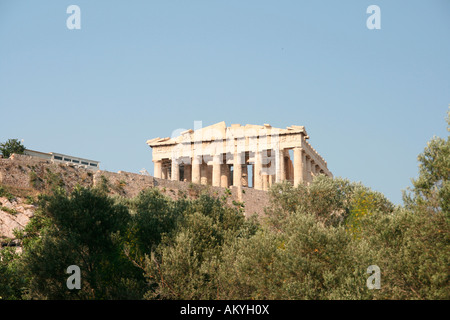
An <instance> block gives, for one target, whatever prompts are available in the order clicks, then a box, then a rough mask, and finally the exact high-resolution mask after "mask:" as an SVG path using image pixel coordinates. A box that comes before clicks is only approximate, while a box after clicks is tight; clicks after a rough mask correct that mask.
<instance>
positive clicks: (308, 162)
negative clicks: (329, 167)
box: [305, 157, 312, 182]
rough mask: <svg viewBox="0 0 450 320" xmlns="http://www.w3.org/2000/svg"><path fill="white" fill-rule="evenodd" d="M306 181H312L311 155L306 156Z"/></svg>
mask: <svg viewBox="0 0 450 320" xmlns="http://www.w3.org/2000/svg"><path fill="white" fill-rule="evenodd" d="M305 170H306V181H307V182H312V176H311V173H312V170H311V158H310V157H306V168H305Z"/></svg>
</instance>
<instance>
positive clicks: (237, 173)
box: [233, 152, 242, 187]
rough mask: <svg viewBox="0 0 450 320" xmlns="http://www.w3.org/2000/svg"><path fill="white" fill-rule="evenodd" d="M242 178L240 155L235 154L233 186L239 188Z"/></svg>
mask: <svg viewBox="0 0 450 320" xmlns="http://www.w3.org/2000/svg"><path fill="white" fill-rule="evenodd" d="M241 178H242V164H241V154H240V153H238V152H236V153H235V154H234V161H233V186H235V187H240V186H241Z"/></svg>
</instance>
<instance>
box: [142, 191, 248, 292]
mask: <svg viewBox="0 0 450 320" xmlns="http://www.w3.org/2000/svg"><path fill="white" fill-rule="evenodd" d="M179 201H183V206H184V207H183V210H182V212H180V213H181V215H182V216H181V218H179V220H178V222H177V225H176V228H175V229H174V230H173V232H171V233H170V234H166V235H165V236H163V237H162V240H161V243H160V244H159V246H158V248H157V250H155V251H154V253H153V254H151V255H149V256H147V258H146V275H147V277H148V278H149V279H150V280H151V281H152V282H153V283H154V284H155V286H154V287H153V288H152V290H150V291H149V292H148V293H147V294H146V298H148V299H155V298H158V299H215V298H217V297H218V296H219V292H220V288H221V284H220V282H219V278H218V270H219V266H220V265H221V264H222V248H223V246H224V244H225V243H228V242H230V241H233V240H234V239H236V238H245V237H250V236H251V235H252V234H254V233H255V232H256V230H257V224H256V222H255V221H254V219H246V218H245V217H244V215H243V213H242V212H241V211H240V210H239V209H238V208H233V207H228V206H226V205H225V203H224V202H223V201H222V200H220V199H218V198H216V197H211V196H208V195H206V194H201V195H200V196H199V198H198V199H195V200H189V201H188V200H178V202H179Z"/></svg>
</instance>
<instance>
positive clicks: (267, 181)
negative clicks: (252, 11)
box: [147, 122, 332, 190]
mask: <svg viewBox="0 0 450 320" xmlns="http://www.w3.org/2000/svg"><path fill="white" fill-rule="evenodd" d="M174 135H175V134H174ZM308 139H309V137H308V135H307V133H306V130H305V127H304V126H294V125H293V126H290V127H287V128H286V129H278V128H273V127H272V126H270V125H269V124H264V125H248V124H247V125H245V126H241V125H240V124H232V125H231V126H230V127H227V126H226V124H225V122H219V123H216V124H214V125H211V126H208V127H204V128H198V129H196V130H192V129H189V130H185V131H180V132H179V135H177V136H175V137H172V138H169V137H167V138H155V139H151V140H148V141H147V144H148V145H149V146H150V147H151V148H152V154H153V163H154V177H155V178H160V179H169V180H175V181H188V182H192V183H198V184H203V185H212V186H216V187H230V186H236V187H253V188H255V189H258V190H268V189H269V188H270V186H271V185H272V184H274V183H279V182H282V181H286V180H287V181H290V182H291V183H292V184H293V185H298V184H300V183H304V184H309V183H310V182H311V181H312V179H313V177H314V176H316V175H319V174H324V175H326V176H330V177H332V174H331V172H330V171H329V170H328V168H327V162H326V161H325V160H324V159H323V158H322V157H321V156H320V155H319V154H318V153H317V151H316V150H315V149H314V148H313V147H312V146H311V145H310V144H309V143H308V141H307V140H308Z"/></svg>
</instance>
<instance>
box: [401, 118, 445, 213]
mask: <svg viewBox="0 0 450 320" xmlns="http://www.w3.org/2000/svg"><path fill="white" fill-rule="evenodd" d="M447 130H448V131H450V111H449V112H448V113H447ZM418 161H419V177H418V178H417V179H415V180H414V179H413V180H412V184H413V188H412V189H409V190H408V191H409V193H407V192H405V193H404V197H403V199H404V202H405V205H406V206H407V207H408V208H410V209H416V210H427V211H433V212H439V211H443V212H444V213H445V214H446V216H447V217H450V216H449V213H450V181H449V179H450V136H447V139H444V138H439V137H434V138H433V139H432V140H431V141H429V142H428V144H427V146H426V147H425V149H424V151H423V153H421V154H420V155H419V156H418Z"/></svg>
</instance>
